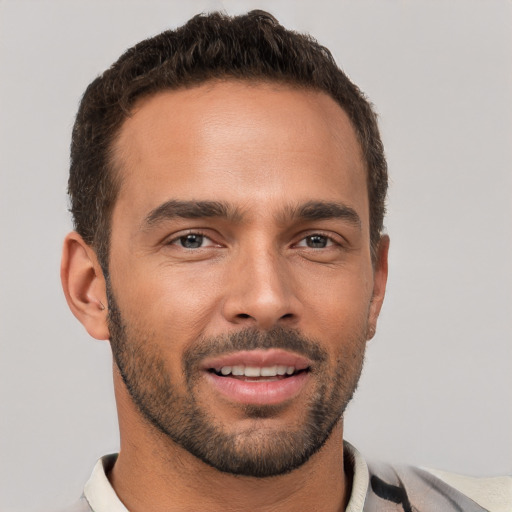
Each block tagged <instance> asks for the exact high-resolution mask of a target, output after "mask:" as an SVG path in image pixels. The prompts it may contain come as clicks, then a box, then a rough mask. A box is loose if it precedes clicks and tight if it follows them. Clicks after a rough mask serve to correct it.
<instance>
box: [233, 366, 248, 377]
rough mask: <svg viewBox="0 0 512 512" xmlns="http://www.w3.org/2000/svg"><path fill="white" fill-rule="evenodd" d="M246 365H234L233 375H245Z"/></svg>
mask: <svg viewBox="0 0 512 512" xmlns="http://www.w3.org/2000/svg"><path fill="white" fill-rule="evenodd" d="M244 369H245V368H244V366H243V365H240V366H233V370H232V371H231V373H232V374H233V375H243V374H244Z"/></svg>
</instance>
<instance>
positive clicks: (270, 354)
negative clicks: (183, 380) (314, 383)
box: [201, 349, 312, 370]
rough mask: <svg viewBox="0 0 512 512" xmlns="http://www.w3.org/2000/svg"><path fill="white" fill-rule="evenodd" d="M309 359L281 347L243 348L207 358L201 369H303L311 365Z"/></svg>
mask: <svg viewBox="0 0 512 512" xmlns="http://www.w3.org/2000/svg"><path fill="white" fill-rule="evenodd" d="M311 364H312V363H311V361H310V360H309V359H308V358H306V357H304V356H301V355H299V354H295V353H294V352H288V351H286V350H282V349H267V350H260V349H256V350H244V351H239V352H231V353H229V354H224V355H221V356H217V357H211V358H207V359H205V360H204V361H203V363H202V365H201V366H202V368H203V370H210V369H211V368H222V367H223V366H236V365H244V366H256V367H261V368H263V367H268V366H293V367H294V368H295V369H296V370H305V369H307V368H309V367H310V366H311Z"/></svg>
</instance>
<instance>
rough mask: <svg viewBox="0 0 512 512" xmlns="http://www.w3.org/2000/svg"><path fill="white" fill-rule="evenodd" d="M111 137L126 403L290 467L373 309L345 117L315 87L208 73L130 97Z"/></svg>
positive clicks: (212, 454)
mask: <svg viewBox="0 0 512 512" xmlns="http://www.w3.org/2000/svg"><path fill="white" fill-rule="evenodd" d="M115 149H116V158H117V165H118V168H119V169H120V172H121V178H122V183H121V187H120V193H119V196H118V200H117V203H116V206H115V208H114V212H113V218H112V236H111V248H110V265H109V267H110V283H109V308H110V323H109V329H110V335H111V342H112V348H113V352H114V357H115V360H116V363H117V365H118V367H119V369H120V373H121V375H122V376H123V380H124V382H125V384H126V386H127V388H128V391H129V393H130V395H131V397H132V399H133V401H134V403H135V404H136V406H137V407H138V409H139V411H140V412H141V414H142V416H143V417H144V418H145V420H146V421H147V422H148V425H150V428H153V427H154V428H156V429H158V430H159V431H161V432H163V433H164V434H166V435H167V436H168V437H169V438H170V439H172V440H173V441H174V442H176V443H178V444H180V445H181V446H183V447H184V448H186V449H187V450H188V451H190V452H191V453H193V454H194V455H196V456H197V457H199V458H200V459H202V460H203V461H204V462H206V463H208V464H210V465H212V466H214V467H216V468H217V469H219V470H221V471H227V472H232V473H237V474H246V475H252V476H270V475H276V474H280V473H284V472H286V471H290V470H292V469H294V468H295V467H297V466H299V465H301V464H302V463H304V462H305V461H306V460H308V458H309V457H310V456H311V455H312V454H313V453H315V452H316V451H318V450H319V449H320V447H321V446H322V445H323V443H324V442H325V441H326V439H327V438H328V436H329V434H330V433H331V431H332V429H333V427H334V426H335V425H336V424H337V423H338V421H339V420H340V418H341V415H342V413H343V410H344V409H345V407H346V405H347V403H348V401H349V400H350V398H351V396H352V393H353V391H354V389H355V387H356V384H357V381H358V378H359V375H360V371H361V367H362V361H363V355H364V347H365V342H366V339H367V336H368V331H369V329H371V328H372V327H373V325H374V323H375V321H376V317H377V315H378V311H379V308H380V300H381V298H378V299H377V300H372V298H373V293H374V277H375V276H376V275H377V274H379V273H382V272H381V271H380V270H379V268H380V267H379V264H378V265H377V271H376V272H377V274H374V270H373V268H372V262H371V258H370V243H369V239H370V238H369V219H368V198H367V189H366V174H365V167H364V164H363V160H362V157H361V154H360V148H359V144H358V142H357V139H356V136H355V133H354V131H353V129H352V127H351V124H350V122H349V120H348V118H347V116H346V115H345V113H344V112H343V111H342V110H341V108H340V107H339V106H338V105H337V104H336V103H335V102H334V101H333V100H332V99H331V98H329V97H328V96H327V95H325V94H322V93H317V92H311V91H304V90H297V89H292V88H289V87H285V86H280V85H275V84H270V85H269V84H259V85H248V84H246V83H244V82H235V81H228V82H223V83H209V84H205V85H202V86H199V87H197V88H193V89H189V90H180V91H170V92H165V93H159V94H157V95H155V96H152V97H150V98H149V99H145V100H143V101H142V102H140V103H139V105H138V106H137V108H136V109H135V112H134V115H133V116H132V117H130V118H129V119H128V120H127V121H126V122H125V124H124V125H123V127H122V129H121V133H120V136H119V139H118V143H117V145H116V148H115ZM384 266H385V265H383V267H384ZM381 281H382V279H381ZM383 283H384V284H385V277H384V278H383ZM384 284H383V285H382V286H381V288H383V286H384Z"/></svg>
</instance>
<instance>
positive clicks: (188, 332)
mask: <svg viewBox="0 0 512 512" xmlns="http://www.w3.org/2000/svg"><path fill="white" fill-rule="evenodd" d="M208 276H210V278H208ZM212 277H213V276H212V273H211V272H210V273H209V274H208V273H206V275H205V273H204V272H203V271H201V270H200V269H197V271H194V272H191V271H190V269H183V270H180V269H172V271H171V269H168V268H161V269H157V270H156V271H153V272H150V271H146V272H141V273H140V275H137V274H132V277H131V279H130V280H129V282H127V283H125V284H124V285H123V286H121V287H120V288H121V289H120V293H119V294H117V295H119V296H120V297H119V305H120V307H121V309H122V311H123V312H124V311H126V314H127V315H130V316H129V317H128V318H130V319H133V320H134V321H136V322H137V323H138V324H139V325H140V326H141V327H142V326H145V327H146V328H147V329H148V330H149V331H150V332H155V333H156V334H157V335H160V336H164V337H172V338H173V339H174V340H176V342H178V340H179V341H180V342H181V341H185V342H186V341H188V340H187V338H189V337H190V338H195V337H197V336H198V333H201V332H202V331H203V330H204V328H205V326H206V324H207V322H208V319H209V318H211V316H212V314H214V311H215V308H216V307H217V304H218V303H219V302H220V301H219V286H218V285H216V284H215V280H214V279H211V278H212ZM121 297H122V298H121ZM182 338H185V339H184V340H182Z"/></svg>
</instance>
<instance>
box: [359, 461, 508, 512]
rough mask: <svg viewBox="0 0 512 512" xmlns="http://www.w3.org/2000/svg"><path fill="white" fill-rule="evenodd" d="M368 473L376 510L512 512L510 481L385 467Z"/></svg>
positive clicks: (404, 467) (370, 490)
mask: <svg viewBox="0 0 512 512" xmlns="http://www.w3.org/2000/svg"><path fill="white" fill-rule="evenodd" d="M369 470H370V482H369V484H370V485H369V489H368V501H369V502H372V501H373V502H374V503H375V506H376V508H375V510H380V508H378V507H379V502H381V503H386V502H388V503H389V502H392V503H395V504H401V505H402V507H403V509H404V510H443V511H450V510H453V511H455V510H464V511H465V512H466V511H467V512H484V511H486V512H510V511H511V510H512V477H497V478H473V477H467V476H462V475H456V474H453V473H447V472H444V471H436V470H431V469H420V468H415V467H410V466H391V465H388V464H375V465H369ZM365 510H366V509H365ZM370 510H371V509H370Z"/></svg>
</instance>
